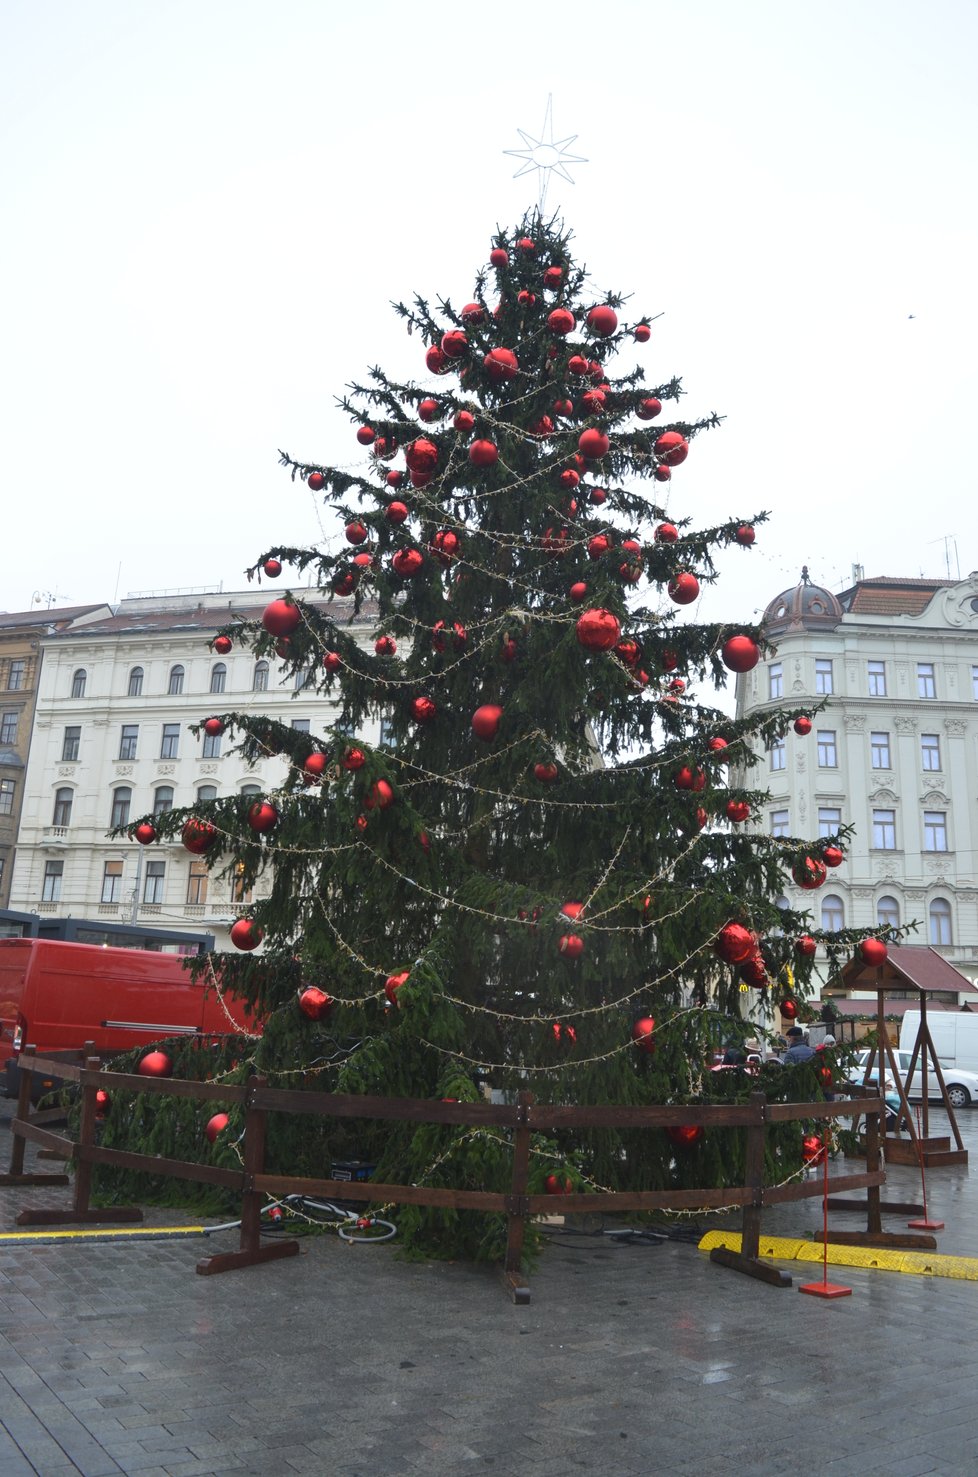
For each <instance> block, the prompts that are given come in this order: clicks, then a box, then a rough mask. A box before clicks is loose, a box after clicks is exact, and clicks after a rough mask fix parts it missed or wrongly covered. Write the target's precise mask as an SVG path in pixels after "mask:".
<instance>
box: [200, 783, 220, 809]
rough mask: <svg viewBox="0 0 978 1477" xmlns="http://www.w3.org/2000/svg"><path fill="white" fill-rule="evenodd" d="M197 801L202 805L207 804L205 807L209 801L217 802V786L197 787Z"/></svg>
mask: <svg viewBox="0 0 978 1477" xmlns="http://www.w3.org/2000/svg"><path fill="white" fill-rule="evenodd" d="M197 799H198V800H199V801H201V803H202V804H205V805H206V804H207V802H208V800H216V799H217V786H216V785H198V786H197Z"/></svg>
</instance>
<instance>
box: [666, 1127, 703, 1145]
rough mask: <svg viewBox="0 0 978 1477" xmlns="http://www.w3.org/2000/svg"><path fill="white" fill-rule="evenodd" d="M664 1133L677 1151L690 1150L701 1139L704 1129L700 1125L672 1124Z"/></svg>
mask: <svg viewBox="0 0 978 1477" xmlns="http://www.w3.org/2000/svg"><path fill="white" fill-rule="evenodd" d="M666 1133H667V1135H668V1137H669V1139H670V1140H671V1142H672V1143H674V1144H675V1145H676V1148H677V1149H692V1148H694V1147H695V1145H696V1144H698V1143H699V1141H700V1139H701V1138H702V1137H703V1133H704V1129H703V1125H702V1124H701V1123H672V1124H670V1125H669V1126H668V1127H667V1129H666Z"/></svg>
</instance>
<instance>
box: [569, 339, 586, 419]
mask: <svg viewBox="0 0 978 1477" xmlns="http://www.w3.org/2000/svg"><path fill="white" fill-rule="evenodd" d="M590 367H591V366H590V364H589V363H588V361H587V360H586V359H585V358H584V355H583V354H572V355H571V357H570V358H569V359H568V361H567V369H568V372H569V373H570V374H576V375H581V376H583V375H585V374H587V372H588V370H589V369H590ZM567 414H568V415H570V411H569V410H568V411H567Z"/></svg>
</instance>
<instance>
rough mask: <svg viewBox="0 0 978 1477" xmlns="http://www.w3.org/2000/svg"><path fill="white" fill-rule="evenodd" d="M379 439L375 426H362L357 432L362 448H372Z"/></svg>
mask: <svg viewBox="0 0 978 1477" xmlns="http://www.w3.org/2000/svg"><path fill="white" fill-rule="evenodd" d="M376 439H377V432H376V431H375V430H374V428H373V426H361V427H360V428H359V430H358V431H357V440H358V441H359V443H360V445H361V446H372V445H373V443H374V442H375V441H376Z"/></svg>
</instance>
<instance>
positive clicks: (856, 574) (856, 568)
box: [852, 564, 866, 585]
mask: <svg viewBox="0 0 978 1477" xmlns="http://www.w3.org/2000/svg"><path fill="white" fill-rule="evenodd" d="M865 578H866V570H865V568H864V566H863V565H862V564H854V565H853V566H852V582H853V584H854V585H858V583H859V581H860V580H864V579H865Z"/></svg>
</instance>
